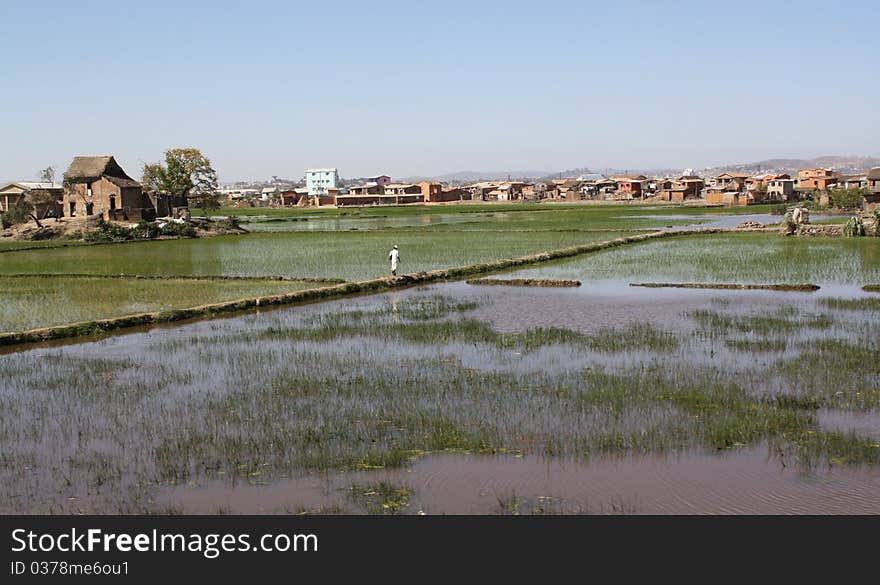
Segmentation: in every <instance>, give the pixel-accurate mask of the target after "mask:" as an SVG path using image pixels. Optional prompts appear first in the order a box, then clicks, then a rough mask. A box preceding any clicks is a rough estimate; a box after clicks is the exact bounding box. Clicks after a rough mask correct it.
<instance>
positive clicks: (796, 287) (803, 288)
mask: <svg viewBox="0 0 880 585" xmlns="http://www.w3.org/2000/svg"><path fill="white" fill-rule="evenodd" d="M629 285H630V286H641V287H645V288H711V289H722V290H775V291H790V292H793V291H797V292H812V291H816V290H819V288H820V287H819V285H816V284H809V283H804V284H731V283H721V282H719V283H672V282H631V283H629Z"/></svg>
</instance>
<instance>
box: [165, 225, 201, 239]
mask: <svg viewBox="0 0 880 585" xmlns="http://www.w3.org/2000/svg"><path fill="white" fill-rule="evenodd" d="M161 234H162V235H163V236H177V237H180V238H194V237H196V228H194V227H193V226H192V225H190V224H188V223H177V222H175V221H169V222H168V223H166V224H165V225H164V226H162V229H161Z"/></svg>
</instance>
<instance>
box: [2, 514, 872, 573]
mask: <svg viewBox="0 0 880 585" xmlns="http://www.w3.org/2000/svg"><path fill="white" fill-rule="evenodd" d="M0 525H2V531H3V537H2V555H0V558H2V571H3V575H4V577H3V579H2V581H0V582H3V583H15V582H19V581H25V580H30V579H34V578H43V579H51V578H55V579H61V580H64V581H66V580H68V579H70V578H76V579H77V580H79V579H89V580H90V581H93V580H94V579H111V578H112V579H113V580H114V581H115V580H120V579H134V580H135V581H140V580H141V579H144V578H149V579H155V578H170V579H174V580H175V582H176V581H177V579H184V578H217V579H223V581H224V582H226V581H228V580H230V579H241V578H248V577H253V576H258V575H282V576H288V577H290V578H295V579H297V580H300V579H302V578H324V579H326V578H327V577H328V576H333V575H338V576H341V575H351V574H355V575H358V574H359V575H362V576H364V577H366V576H369V575H372V576H383V577H384V578H393V579H392V580H397V578H396V577H402V576H409V579H408V580H413V579H419V578H428V577H438V576H445V577H461V576H464V575H471V574H472V572H473V571H475V570H479V571H483V572H487V573H488V574H491V575H495V576H496V577H500V576H502V575H510V576H516V577H523V576H524V575H527V574H532V575H542V574H543V575H559V574H564V573H565V572H566V571H569V572H570V571H576V572H578V573H579V574H581V575H582V576H583V577H584V578H585V579H587V578H590V577H591V576H599V573H597V571H602V574H606V573H607V572H609V571H610V572H612V573H613V574H617V575H619V576H623V575H634V574H636V573H643V574H645V575H651V576H655V577H656V576H657V575H660V574H669V575H675V574H680V573H682V572H685V573H687V572H692V571H695V570H696V567H708V568H712V567H714V569H715V572H716V573H719V572H720V573H724V574H728V573H731V572H732V573H742V574H748V570H749V568H750V567H765V568H766V570H770V569H774V568H775V569H778V570H784V571H785V573H786V574H788V575H789V576H790V575H791V574H793V573H798V572H801V571H805V572H807V573H809V574H811V575H814V576H815V574H817V572H818V573H822V572H826V571H827V572H829V573H830V574H834V575H836V576H838V577H839V576H841V575H844V574H854V573H853V572H854V571H856V570H857V569H859V567H870V566H871V565H873V563H874V560H873V559H874V555H875V551H876V549H877V545H876V543H875V540H874V535H875V534H876V532H877V528H878V527H880V522H878V521H877V519H876V518H870V517H836V518H817V517H793V518H782V517H728V518H721V517H718V518H708V517H648V516H632V517H614V516H597V517H592V516H577V517H487V516H473V517H463V516H457V517H440V516H437V517H435V516H428V517H395V518H389V517H369V516H363V517H356V516H186V517H166V516H69V517H61V516H6V517H3V518H2V519H0ZM817 564H818V565H819V566H817ZM722 569H723V570H722ZM462 571H465V573H462ZM708 576H709V575H707V577H708ZM717 576H720V575H717ZM285 580H287V579H285Z"/></svg>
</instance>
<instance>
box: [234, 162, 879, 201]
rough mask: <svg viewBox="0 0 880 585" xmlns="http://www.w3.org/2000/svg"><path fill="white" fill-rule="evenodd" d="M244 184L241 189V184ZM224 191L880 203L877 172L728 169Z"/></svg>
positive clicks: (286, 197) (241, 196)
mask: <svg viewBox="0 0 880 585" xmlns="http://www.w3.org/2000/svg"><path fill="white" fill-rule="evenodd" d="M245 185H247V184H245ZM245 185H242V186H227V187H226V188H222V189H220V194H221V196H222V197H223V198H225V199H226V200H227V201H228V203H229V204H230V205H232V206H235V205H241V206H285V207H286V206H301V207H304V206H327V205H332V206H337V207H344V206H352V205H356V206H363V205H403V204H414V203H449V202H456V201H484V202H490V201H554V200H555V201H569V202H577V201H644V202H651V201H656V202H678V203H683V202H686V201H700V200H702V201H703V202H704V203H705V204H707V205H723V206H742V205H752V204H758V203H772V202H776V203H786V202H790V201H800V200H803V199H807V198H810V199H815V200H816V201H817V203H818V204H820V205H830V204H831V203H832V201H831V199H832V197H833V194H834V193H835V191H841V190H845V191H852V190H861V192H862V193H863V195H864V197H865V200H866V202H867V203H868V204H874V203H876V202H877V199H878V197H880V167H875V168H872V169H870V170H868V171H866V172H862V173H856V174H844V173H841V172H838V171H836V170H834V169H831V168H804V169H799V170H798V171H797V172H796V173H794V174H790V173H776V172H767V173H757V174H749V173H745V172H740V171H727V172H722V173H719V174H716V175H712V176H708V177H707V176H700V175H698V174H696V173H695V172H694V171H693V170H692V169H685V170H684V171H682V172H681V173H679V174H677V175H675V176H647V175H644V174H613V175H610V176H604V175H602V174H600V173H584V174H580V175H577V176H571V177H559V178H553V179H550V178H547V179H543V180H538V181H528V180H510V179H507V180H497V181H476V182H471V183H467V182H455V181H444V182H441V181H430V180H426V181H418V182H402V181H395V180H394V179H393V178H392V177H391V176H390V175H387V174H377V175H375V176H370V177H364V178H360V179H355V180H348V181H345V180H342V179H340V174H339V170H338V169H336V168H314V169H306V170H305V172H304V178H303V179H302V180H301V181H297V182H295V183H287V184H282V185H275V184H270V185H266V186H256V187H254V186H250V185H247V186H245Z"/></svg>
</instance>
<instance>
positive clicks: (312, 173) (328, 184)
mask: <svg viewBox="0 0 880 585" xmlns="http://www.w3.org/2000/svg"><path fill="white" fill-rule="evenodd" d="M305 179H306V189H307V190H308V193H309V195H311V196H318V195H326V194H327V191H328V190H329V189H335V188H338V187H339V172H338V171H337V170H336V169H335V168H320V169H306V171H305Z"/></svg>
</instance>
